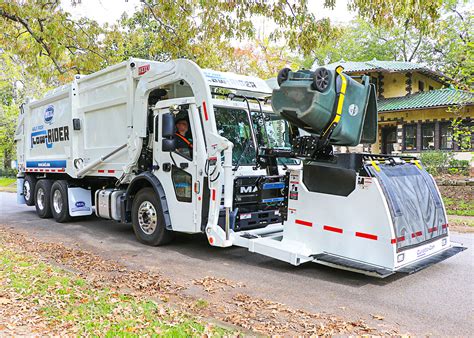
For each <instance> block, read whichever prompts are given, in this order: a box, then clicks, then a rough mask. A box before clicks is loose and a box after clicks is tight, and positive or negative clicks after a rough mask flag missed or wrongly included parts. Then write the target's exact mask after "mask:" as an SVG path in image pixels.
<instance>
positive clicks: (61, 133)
mask: <svg viewBox="0 0 474 338" xmlns="http://www.w3.org/2000/svg"><path fill="white" fill-rule="evenodd" d="M34 130H36V129H35V128H34ZM62 141H69V127H68V126H63V127H58V128H50V129H47V130H44V129H43V130H39V131H35V132H33V133H31V148H33V147H34V146H36V145H38V144H45V145H46V148H52V147H53V143H55V142H62Z"/></svg>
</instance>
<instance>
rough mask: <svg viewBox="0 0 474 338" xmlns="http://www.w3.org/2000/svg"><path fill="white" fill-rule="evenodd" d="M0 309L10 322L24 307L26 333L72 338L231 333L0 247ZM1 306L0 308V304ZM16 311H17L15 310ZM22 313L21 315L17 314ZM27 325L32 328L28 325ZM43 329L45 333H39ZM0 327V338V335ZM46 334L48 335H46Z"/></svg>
mask: <svg viewBox="0 0 474 338" xmlns="http://www.w3.org/2000/svg"><path fill="white" fill-rule="evenodd" d="M0 304H4V305H2V306H7V307H8V308H4V310H3V311H4V312H5V311H6V312H7V315H6V314H5V313H2V310H1V309H0V313H1V314H2V316H0V317H2V318H0V324H1V323H2V321H5V320H8V317H9V316H10V315H8V312H9V311H10V312H12V313H11V317H12V318H15V316H16V315H17V314H18V311H16V310H15V309H28V311H25V313H26V314H28V313H30V314H31V317H32V320H31V321H30V320H29V318H26V319H25V321H26V322H28V323H34V322H35V320H37V318H40V320H41V321H42V322H43V323H44V324H43V326H41V327H40V328H38V327H32V328H29V329H31V330H32V332H35V330H38V331H36V332H39V333H40V334H41V333H43V334H44V333H45V331H47V330H49V329H51V330H52V333H53V334H54V335H56V334H60V335H66V336H69V335H74V336H84V335H85V336H109V337H116V336H119V337H128V336H157V335H159V336H168V337H188V336H204V335H207V336H223V335H231V334H232V332H230V331H227V330H225V329H223V328H220V327H217V326H215V325H208V324H206V323H205V322H204V321H202V320H200V319H198V318H195V317H193V316H191V315H188V314H186V313H183V312H180V311H178V310H174V309H172V308H170V307H169V306H167V305H166V304H165V303H158V302H155V301H153V300H150V299H148V298H145V297H142V296H136V295H132V294H126V293H121V292H119V291H117V290H109V289H107V288H104V287H103V286H98V285H95V284H91V283H89V282H88V281H87V280H85V279H83V278H80V277H79V276H78V275H76V274H74V273H72V272H68V271H65V270H62V269H60V268H57V267H55V266H53V265H50V264H48V263H44V262H42V261H40V260H39V259H37V258H35V257H33V256H28V255H26V254H23V253H18V252H15V251H12V249H9V248H6V247H5V246H2V245H1V244H0ZM0 308H1V306H0ZM20 312H21V311H20ZM21 313H22V315H24V316H25V315H26V314H25V313H23V312H21ZM31 325H33V324H31ZM45 329H46V330H45ZM1 331H2V328H1V325H0V335H1ZM48 335H49V334H48Z"/></svg>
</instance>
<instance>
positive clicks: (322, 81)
mask: <svg viewBox="0 0 474 338" xmlns="http://www.w3.org/2000/svg"><path fill="white" fill-rule="evenodd" d="M330 79H331V74H330V73H329V71H328V70H327V69H326V68H324V67H319V68H318V69H316V70H315V71H314V74H313V83H312V85H311V87H312V88H313V89H314V90H317V91H318V92H324V91H325V90H326V88H327V87H328V86H329V81H330Z"/></svg>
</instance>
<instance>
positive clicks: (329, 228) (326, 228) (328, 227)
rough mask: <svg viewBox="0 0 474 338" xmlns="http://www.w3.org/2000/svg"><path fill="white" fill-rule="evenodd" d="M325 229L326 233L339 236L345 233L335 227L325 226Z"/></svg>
mask: <svg viewBox="0 0 474 338" xmlns="http://www.w3.org/2000/svg"><path fill="white" fill-rule="evenodd" d="M323 229H324V230H326V231H332V232H337V233H338V234H342V232H343V231H344V230H342V229H341V228H335V227H331V226H329V225H325V226H323Z"/></svg>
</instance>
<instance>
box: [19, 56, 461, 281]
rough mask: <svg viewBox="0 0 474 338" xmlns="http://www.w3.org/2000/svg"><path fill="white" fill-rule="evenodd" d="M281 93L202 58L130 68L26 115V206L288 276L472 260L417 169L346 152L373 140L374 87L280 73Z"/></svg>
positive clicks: (107, 73)
mask: <svg viewBox="0 0 474 338" xmlns="http://www.w3.org/2000/svg"><path fill="white" fill-rule="evenodd" d="M278 83H279V88H277V89H275V90H273V91H272V90H271V89H270V88H269V86H268V85H267V83H266V82H265V81H263V80H261V79H259V78H256V77H252V76H243V75H237V74H233V73H226V72H217V71H213V70H208V69H201V68H200V67H199V66H197V65H196V64H195V63H194V62H192V61H190V60H182V59H180V60H173V61H169V62H156V61H148V60H141V59H130V60H128V61H126V62H123V63H120V64H118V65H115V66H112V67H108V68H106V69H104V70H101V71H99V72H96V73H93V74H90V75H87V76H79V75H78V76H76V77H75V78H74V80H73V81H72V82H71V83H70V84H68V85H65V86H62V87H59V88H57V89H54V90H52V91H50V92H49V93H47V94H46V96H45V97H43V98H42V99H40V100H31V101H29V102H27V103H25V104H23V105H22V106H21V114H20V116H19V120H18V127H17V130H16V134H15V140H16V144H17V154H18V160H17V163H18V197H19V200H20V201H21V202H23V203H26V204H27V205H30V206H35V208H36V212H37V214H38V216H39V217H41V218H50V217H53V218H54V219H55V220H56V221H57V222H60V223H62V222H67V221H68V220H70V219H71V218H72V217H79V216H84V215H91V214H92V213H95V214H96V215H97V217H101V218H105V219H111V220H115V221H117V222H123V223H131V225H132V227H133V230H134V232H135V234H136V237H137V239H138V240H139V241H140V242H142V243H145V244H148V245H163V244H166V243H168V242H170V241H171V240H172V239H173V235H174V234H175V233H176V232H185V233H205V234H206V236H207V238H208V241H209V244H210V245H212V246H217V247H228V246H232V245H236V246H241V247H245V248H248V250H249V251H251V252H255V253H260V254H262V255H266V256H269V257H273V258H275V259H279V260H282V261H286V262H288V263H291V264H294V265H299V264H301V263H305V262H315V263H320V264H325V265H329V266H334V267H338V268H342V269H346V270H352V271H357V272H361V273H364V274H368V275H374V276H378V277H386V276H388V275H390V274H393V273H395V272H414V271H417V270H419V269H421V268H423V267H426V266H428V265H430V264H433V263H435V262H438V261H441V260H443V259H445V258H447V257H449V256H452V255H454V254H455V253H457V252H459V251H461V250H462V249H463V247H462V246H459V245H456V244H454V243H452V242H451V241H450V236H449V229H448V222H447V219H446V213H445V209H444V206H443V202H442V200H441V198H440V195H439V191H438V189H437V187H436V184H435V182H434V180H433V178H432V177H431V176H430V175H429V174H428V173H427V172H426V171H425V169H424V168H423V166H422V164H421V163H420V162H419V161H418V160H417V159H416V158H412V157H393V156H385V155H374V154H335V153H334V152H333V150H332V149H333V148H332V146H333V145H357V144H359V143H373V142H375V135H376V130H377V115H376V114H377V108H376V102H375V92H374V89H373V87H372V86H371V85H370V84H369V81H368V78H367V77H362V78H360V79H353V78H351V77H349V76H347V75H345V74H344V73H343V71H342V68H337V69H335V70H328V69H325V68H320V69H318V70H316V71H315V72H310V71H298V72H292V71H291V70H289V69H283V70H282V71H281V72H280V73H279V75H278Z"/></svg>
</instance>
